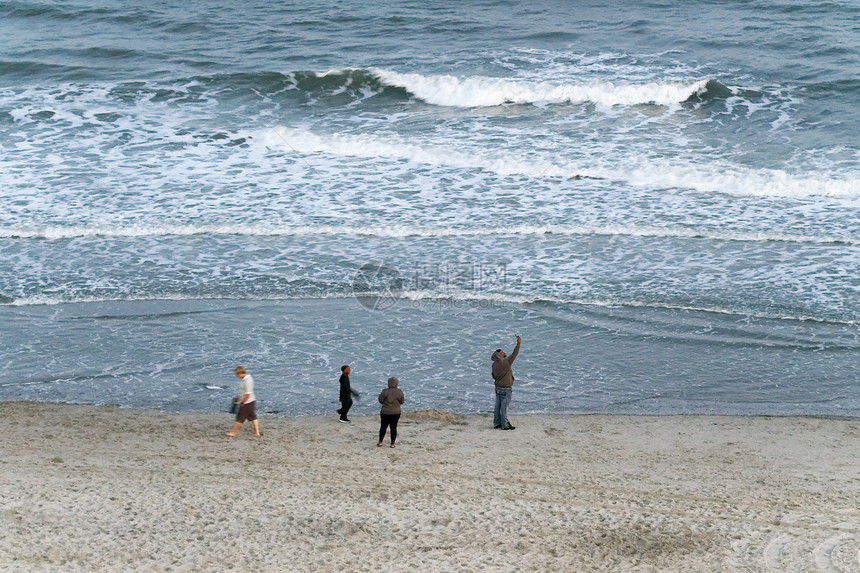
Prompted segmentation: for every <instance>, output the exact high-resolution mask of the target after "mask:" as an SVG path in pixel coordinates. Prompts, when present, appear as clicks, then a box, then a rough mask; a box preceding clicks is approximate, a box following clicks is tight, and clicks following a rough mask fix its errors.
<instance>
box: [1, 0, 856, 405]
mask: <svg viewBox="0 0 860 573" xmlns="http://www.w3.org/2000/svg"><path fill="white" fill-rule="evenodd" d="M311 4H312V5H311ZM0 38H2V42H0V322H2V326H0V374H2V376H0V400H4V401H10V400H36V401H44V402H72V403H94V404H112V405H119V406H123V407H130V408H160V409H164V410H168V411H176V412H191V411H221V410H224V411H226V409H227V408H228V407H229V400H230V398H231V397H232V396H233V394H235V392H236V390H237V388H238V380H237V379H236V378H235V377H234V376H233V374H232V371H233V368H234V367H235V366H236V365H239V364H242V365H244V366H246V367H247V368H248V370H249V371H250V372H251V373H252V374H253V375H254V377H255V379H256V381H257V396H258V399H259V400H260V409H261V410H263V411H265V412H269V413H271V414H274V415H289V416H296V415H320V414H331V415H334V410H335V409H336V408H337V407H338V406H337V402H336V400H337V395H338V383H337V379H338V376H339V374H340V366H341V365H342V364H350V365H352V368H353V375H352V382H353V386H354V387H355V388H356V389H357V390H358V391H359V392H361V393H362V394H363V398H364V399H363V400H362V401H361V402H359V403H358V404H357V405H356V406H355V408H354V410H353V412H354V413H355V414H375V413H376V412H377V407H378V404H376V399H375V397H376V394H377V393H378V392H379V391H381V390H382V389H383V388H384V387H385V380H386V379H387V378H388V377H389V376H392V375H394V376H397V377H398V378H400V380H401V388H402V389H403V390H404V392H405V394H406V400H407V403H406V407H408V408H409V409H424V408H434V409H436V408H438V409H445V410H450V411H454V412H461V413H471V412H488V411H491V409H492V400H493V391H492V380H491V378H490V375H489V369H490V360H489V359H490V354H491V353H492V352H493V350H495V349H496V348H504V349H505V350H507V351H508V352H510V351H511V350H512V349H513V345H514V339H515V336H517V335H520V336H522V337H523V347H522V351H521V354H520V356H519V358H518V359H517V361H516V363H515V365H514V372H515V375H516V378H517V382H516V385H515V391H514V398H513V402H512V404H511V412H512V414H514V415H516V414H521V413H621V414H666V415H672V414H697V413H709V414H730V415H748V414H761V415H788V414H802V415H825V416H857V415H858V414H860V389H858V385H857V382H858V366H860V330H858V324H860V296H858V295H860V145H858V142H860V139H858V136H857V132H858V128H860V105H858V101H860V80H858V77H857V70H858V64H860V5H858V4H857V3H856V2H853V1H839V0H834V1H802V2H801V1H798V0H795V1H790V0H753V1H741V0H735V1H729V0H711V1H705V2H695V3H690V2H680V1H678V0H664V1H650V2H605V1H604V2H558V1H551V0H546V1H538V2H528V3H522V2H510V1H506V0H505V1H503V0H494V1H483V2H469V1H467V2H436V1H431V2H427V1H422V2H414V1H408V2H401V3H397V4H395V5H392V4H391V3H387V2H386V3H383V2H375V1H373V0H370V1H368V2H362V3H347V2H340V1H336V0H322V1H320V2H314V3H303V2H295V1H284V2H261V1H259V0H247V1H245V2H242V3H236V2H226V1H217V0H212V1H207V2H199V1H193V0H191V1H185V2H181V3H180V2H175V1H165V2H158V3H152V2H140V1H134V0H103V1H101V0H89V1H78V0H70V1H65V2H37V1H20V0H9V1H5V2H2V3H0ZM225 416H226V414H225Z"/></svg>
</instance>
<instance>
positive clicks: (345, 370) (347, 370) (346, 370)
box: [340, 364, 352, 376]
mask: <svg viewBox="0 0 860 573" xmlns="http://www.w3.org/2000/svg"><path fill="white" fill-rule="evenodd" d="M340 371H341V372H343V373H344V374H346V375H347V376H349V373H350V372H352V368H350V367H349V364H344V365H343V366H341V367H340Z"/></svg>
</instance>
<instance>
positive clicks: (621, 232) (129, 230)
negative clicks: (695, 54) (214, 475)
mask: <svg viewBox="0 0 860 573" xmlns="http://www.w3.org/2000/svg"><path fill="white" fill-rule="evenodd" d="M189 235H210V236H211V235H241V236H259V237H277V236H315V235H316V236H366V237H380V238H393V239H400V238H408V237H428V238H432V237H439V238H442V237H483V236H495V235H537V236H541V235H561V236H564V235H571V236H631V237H662V238H679V239H709V240H717V241H739V242H785V243H812V244H823V245H827V244H844V245H860V237H852V236H835V235H821V236H808V235H800V234H790V233H766V232H758V231H749V232H747V231H726V230H718V229H708V228H696V227H642V226H637V225H565V224H546V225H511V226H481V225H473V226H468V227H466V226H463V227H441V226H429V225H407V224H390V225H360V226H359V225H277V224H269V223H256V224H243V225H236V224H229V225H227V224H225V225H206V224H187V225H167V224H164V225H160V224H150V225H145V224H137V225H116V226H109V225H101V226H100V225H96V226H86V225H84V226H58V225H56V226H46V227H30V228H28V227H21V228H13V227H5V228H0V238H34V239H71V238H78V237H161V236H189Z"/></svg>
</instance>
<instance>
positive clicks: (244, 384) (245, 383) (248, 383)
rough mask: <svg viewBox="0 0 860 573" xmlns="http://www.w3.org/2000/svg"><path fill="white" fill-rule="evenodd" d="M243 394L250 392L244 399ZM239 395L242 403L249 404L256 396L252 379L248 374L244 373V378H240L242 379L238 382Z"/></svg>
mask: <svg viewBox="0 0 860 573" xmlns="http://www.w3.org/2000/svg"><path fill="white" fill-rule="evenodd" d="M245 394H250V396H248V399H247V400H244V398H245ZM239 396H240V397H241V398H240V399H241V400H244V401H243V402H242V403H243V404H250V403H251V402H253V401H254V400H256V399H257V397H256V396H254V379H253V378H251V375H250V374H247V373H246V374H245V376H244V378H242V381H241V382H240V383H239Z"/></svg>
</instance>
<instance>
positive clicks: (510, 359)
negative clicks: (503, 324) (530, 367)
mask: <svg viewBox="0 0 860 573" xmlns="http://www.w3.org/2000/svg"><path fill="white" fill-rule="evenodd" d="M522 341H523V339H522V338H520V337H519V336H517V346H516V348H514V351H513V352H511V355H510V356H508V357H507V358H505V360H507V361H508V364H513V363H514V360H516V359H517V355H518V354H519V353H520V344H521V343H522Z"/></svg>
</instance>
